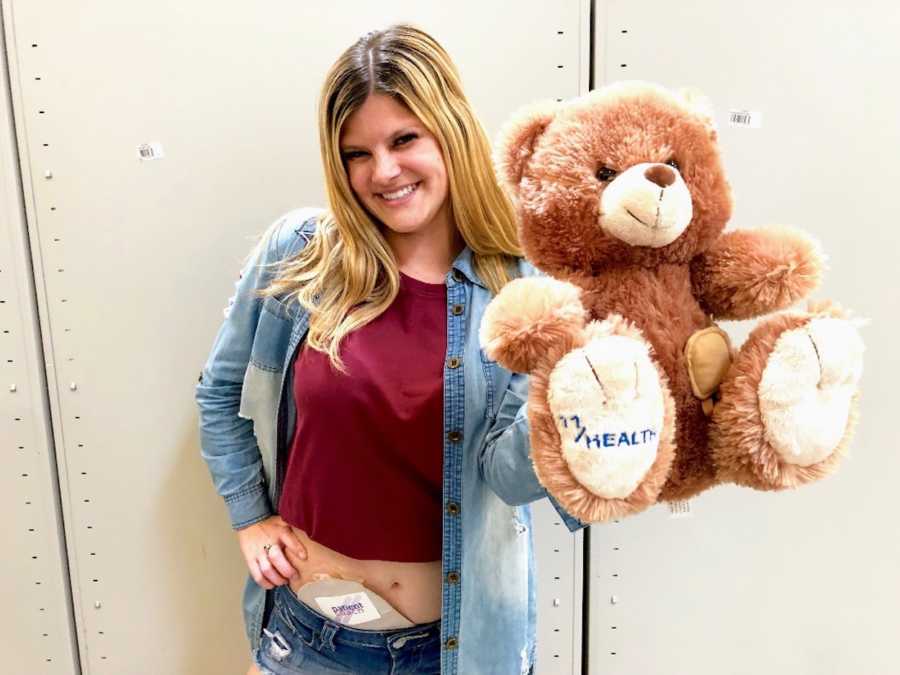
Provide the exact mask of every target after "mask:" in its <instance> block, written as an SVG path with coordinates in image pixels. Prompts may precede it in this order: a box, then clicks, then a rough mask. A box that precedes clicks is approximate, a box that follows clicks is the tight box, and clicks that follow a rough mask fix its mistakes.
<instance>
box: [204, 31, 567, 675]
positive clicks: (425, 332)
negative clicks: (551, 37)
mask: <svg viewBox="0 0 900 675" xmlns="http://www.w3.org/2000/svg"><path fill="white" fill-rule="evenodd" d="M319 130H320V142H321V152H322V159H323V163H324V169H325V178H326V184H327V191H328V201H329V206H330V209H329V211H328V212H325V213H321V214H315V213H310V212H309V211H296V212H292V213H291V214H288V215H287V216H286V217H284V218H282V219H281V220H280V221H278V222H277V223H275V225H273V226H272V228H270V230H269V231H268V232H267V234H266V236H264V238H263V240H262V241H261V242H260V244H259V245H258V246H257V248H256V250H255V251H254V252H253V254H252V255H251V260H250V262H249V263H248V265H247V266H246V267H245V269H244V271H243V273H242V276H241V279H240V281H239V282H238V284H237V293H236V295H235V298H234V300H233V303H232V304H231V305H230V308H229V311H228V312H227V318H226V321H225V323H224V325H223V326H222V328H221V329H220V332H219V335H218V336H217V338H216V342H215V344H214V346H213V350H212V353H211V355H210V357H209V360H208V362H207V364H206V367H205V368H204V370H203V374H202V376H201V380H200V383H199V385H198V387H197V400H198V403H199V405H200V409H201V429H202V443H203V456H204V459H205V460H206V461H207V463H208V464H209V467H210V472H211V474H212V476H213V480H214V482H215V484H216V487H217V489H218V491H219V493H220V494H221V495H222V496H223V497H224V498H225V500H226V504H227V505H228V508H229V512H230V515H231V519H232V524H233V526H234V528H235V529H236V530H238V541H239V544H240V547H241V551H242V552H243V554H244V558H245V560H246V562H247V566H248V568H249V570H250V574H251V579H250V580H248V584H247V588H246V590H245V597H244V609H245V619H246V621H247V630H248V636H249V638H250V642H251V647H252V654H253V659H254V662H255V666H260V667H261V669H262V671H263V672H272V673H333V672H352V673H388V672H390V673H444V674H448V673H451V674H456V673H464V674H465V675H469V674H473V673H520V672H521V673H527V672H529V670H530V669H531V666H532V663H533V658H534V623H535V580H534V559H533V553H532V541H531V534H530V522H531V514H530V510H529V507H528V506H527V504H528V503H529V502H531V501H534V500H536V499H539V498H542V497H544V496H546V492H545V491H544V489H543V488H542V487H541V486H540V484H539V483H538V481H537V479H536V477H535V475H534V472H533V469H532V466H531V463H530V460H529V457H528V454H529V449H528V423H527V417H526V410H525V397H526V392H527V380H526V378H525V377H524V376H521V375H513V374H511V373H509V372H508V371H506V370H504V369H502V368H500V367H499V366H498V365H497V364H496V363H494V362H491V361H489V360H487V358H486V357H485V356H484V355H483V353H482V352H481V350H480V349H479V346H478V327H479V323H480V320H481V315H482V313H483V311H484V308H485V306H486V304H487V303H488V302H489V300H490V298H491V297H492V295H493V294H495V293H496V292H497V291H498V290H499V289H500V288H501V287H502V286H503V284H504V283H506V282H507V281H508V280H509V279H510V278H512V277H513V276H517V275H520V274H530V273H533V271H532V270H531V268H530V267H528V266H527V264H526V263H524V262H523V261H522V260H521V258H520V251H519V248H518V245H517V242H516V237H515V223H514V215H513V210H512V207H511V205H510V203H509V201H508V199H507V198H506V196H505V195H504V194H503V193H502V191H501V190H500V188H499V187H498V185H497V183H496V181H495V179H494V175H493V172H492V167H491V163H490V148H489V144H488V142H487V139H486V137H485V134H484V132H483V130H482V128H481V126H480V125H479V124H478V122H477V120H476V119H475V117H474V115H473V113H472V110H471V108H470V106H469V104H468V102H467V101H466V99H465V97H464V95H463V93H462V89H461V86H460V82H459V78H458V75H457V72H456V69H455V67H454V66H453V64H452V62H451V61H450V59H449V57H448V56H447V54H446V52H445V51H444V50H443V49H442V48H441V47H440V45H439V44H438V43H437V42H435V41H434V39H433V38H431V37H430V36H428V35H427V34H425V33H423V32H422V31H420V30H418V29H415V28H413V27H411V26H406V25H398V26H393V27H391V28H388V29H387V30H384V31H379V32H373V33H370V34H368V35H366V36H364V37H363V38H361V39H360V40H359V41H358V42H357V43H355V44H354V45H353V46H351V47H350V48H349V49H348V50H347V51H346V52H345V53H344V54H343V55H342V56H341V57H340V58H339V59H338V60H337V62H336V63H335V64H334V65H333V66H332V68H331V70H330V72H329V74H328V76H327V78H326V81H325V84H324V87H323V89H322V95H321V100H320V108H319ZM250 419H252V420H253V421H252V427H251V422H250ZM554 505H556V504H554ZM556 506H557V509H559V507H558V505H556ZM560 513H561V514H562V516H563V519H564V520H565V522H566V524H567V525H568V526H569V528H570V529H573V530H574V529H576V528H577V527H580V526H581V524H580V523H579V522H578V521H577V520H575V519H573V518H571V517H568V516H567V515H566V514H565V513H564V512H562V511H560ZM276 514H277V515H276ZM255 666H254V667H251V672H259V671H257V670H255Z"/></svg>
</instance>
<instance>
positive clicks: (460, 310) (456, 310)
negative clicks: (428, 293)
mask: <svg viewBox="0 0 900 675" xmlns="http://www.w3.org/2000/svg"><path fill="white" fill-rule="evenodd" d="M464 309H465V308H464V307H463V306H462V305H453V307H452V308H451V309H450V311H451V312H452V313H453V316H459V315H460V314H462V313H463V310H464Z"/></svg>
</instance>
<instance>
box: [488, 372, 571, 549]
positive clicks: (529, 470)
mask: <svg viewBox="0 0 900 675" xmlns="http://www.w3.org/2000/svg"><path fill="white" fill-rule="evenodd" d="M527 399H528V376H527V375H523V374H521V373H513V375H512V379H511V380H510V384H509V387H508V388H507V390H506V392H505V393H504V395H503V400H502V401H501V402H500V410H499V412H498V413H497V417H496V418H495V420H494V423H493V424H492V425H491V429H490V430H489V431H488V434H487V437H486V438H485V443H484V447H483V448H482V451H481V455H480V458H479V464H480V469H481V475H482V477H483V478H484V480H485V481H486V482H487V484H488V485H489V486H490V487H491V489H492V490H493V491H494V492H495V493H496V494H497V496H499V497H500V499H502V500H503V501H504V502H506V503H507V504H509V505H510V506H518V505H520V504H527V503H529V502H533V501H536V500H538V499H541V498H542V497H547V498H548V499H549V500H550V503H551V504H553V507H554V508H555V509H556V511H557V512H558V513H559V515H560V516H561V517H562V519H563V522H564V523H565V524H566V527H568V528H569V530H570V531H572V532H575V531H576V530H578V529H580V528H582V527H585V525H586V523H582V522H581V521H580V520H578V519H577V518H575V517H573V516H570V515H569V514H568V513H567V512H566V511H565V509H563V508H562V506H560V505H559V503H558V502H557V501H556V500H555V499H554V498H553V497H552V496H551V495H550V494H549V493H548V492H547V490H546V489H545V488H544V486H543V485H541V484H540V482H538V479H537V476H536V475H535V473H534V465H533V464H532V462H531V456H530V451H531V444H530V441H529V436H530V428H529V425H528V405H527Z"/></svg>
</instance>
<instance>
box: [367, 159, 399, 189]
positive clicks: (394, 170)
mask: <svg viewBox="0 0 900 675" xmlns="http://www.w3.org/2000/svg"><path fill="white" fill-rule="evenodd" d="M399 174H400V165H399V164H397V160H396V158H395V157H394V155H393V153H391V152H378V153H375V171H374V173H373V174H372V180H373V181H374V182H375V183H376V184H377V185H387V184H388V183H390V182H391V181H392V180H393V179H394V178H396V177H397V176H398V175H399Z"/></svg>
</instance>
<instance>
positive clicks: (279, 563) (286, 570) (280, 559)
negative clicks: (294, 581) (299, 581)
mask: <svg viewBox="0 0 900 675" xmlns="http://www.w3.org/2000/svg"><path fill="white" fill-rule="evenodd" d="M269 563H271V566H272V568H274V571H275V573H276V574H279V575H281V577H282V578H284V579H290V578H291V577H293V576H294V575H296V574H297V570H295V569H294V567H293V565H291V563H290V562H288V559H287V558H285V557H284V553H283V552H282V550H281V547H280V546H279V545H278V544H273V545H272V547H271V548H270V549H269ZM268 578H269V579H270V580H271V577H268ZM284 583H286V581H285V582H284Z"/></svg>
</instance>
